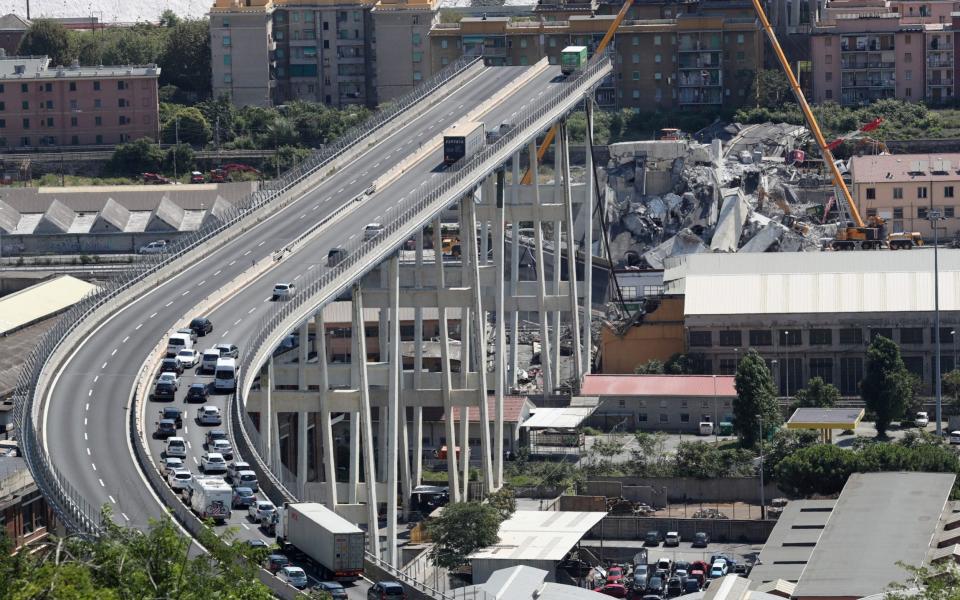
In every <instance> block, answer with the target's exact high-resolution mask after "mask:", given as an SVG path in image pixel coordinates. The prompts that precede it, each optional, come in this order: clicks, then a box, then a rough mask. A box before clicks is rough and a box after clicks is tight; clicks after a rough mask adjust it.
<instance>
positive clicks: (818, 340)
mask: <svg viewBox="0 0 960 600" xmlns="http://www.w3.org/2000/svg"><path fill="white" fill-rule="evenodd" d="M832 344H833V330H832V329H811V330H810V345H811V346H830V345H832Z"/></svg>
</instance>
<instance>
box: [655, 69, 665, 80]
mask: <svg viewBox="0 0 960 600" xmlns="http://www.w3.org/2000/svg"><path fill="white" fill-rule="evenodd" d="M653 79H654V80H655V81H660V80H661V79H663V75H662V74H661V73H660V71H657V72H656V73H654V74H653Z"/></svg>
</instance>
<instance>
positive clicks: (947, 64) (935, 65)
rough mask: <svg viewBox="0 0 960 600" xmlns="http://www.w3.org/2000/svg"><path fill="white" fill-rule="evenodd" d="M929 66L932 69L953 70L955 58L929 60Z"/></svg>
mask: <svg viewBox="0 0 960 600" xmlns="http://www.w3.org/2000/svg"><path fill="white" fill-rule="evenodd" d="M927 66H928V67H930V68H932V69H952V68H953V57H950V58H935V57H929V58H927Z"/></svg>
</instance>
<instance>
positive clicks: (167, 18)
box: [160, 8, 180, 27]
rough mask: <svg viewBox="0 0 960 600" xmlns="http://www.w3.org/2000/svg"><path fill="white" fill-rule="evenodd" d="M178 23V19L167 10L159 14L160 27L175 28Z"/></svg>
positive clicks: (175, 14) (173, 13)
mask: <svg viewBox="0 0 960 600" xmlns="http://www.w3.org/2000/svg"><path fill="white" fill-rule="evenodd" d="M178 23H180V17H179V16H178V15H177V13H175V12H173V11H172V10H170V9H169V8H168V9H167V10H165V11H163V12H162V13H160V26H161V27H176V25H177V24H178Z"/></svg>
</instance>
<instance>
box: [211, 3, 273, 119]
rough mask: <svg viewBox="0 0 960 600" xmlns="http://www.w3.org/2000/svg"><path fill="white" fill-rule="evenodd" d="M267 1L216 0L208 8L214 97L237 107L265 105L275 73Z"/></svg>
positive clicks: (267, 104)
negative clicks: (226, 97)
mask: <svg viewBox="0 0 960 600" xmlns="http://www.w3.org/2000/svg"><path fill="white" fill-rule="evenodd" d="M273 10H274V7H273V3H272V2H271V1H270V0H244V2H240V0H217V2H216V4H215V5H214V6H213V8H211V9H210V67H211V77H212V82H211V83H212V89H213V95H214V97H217V98H218V97H220V96H224V95H226V96H229V97H230V98H231V99H232V100H233V102H234V104H236V105H238V106H245V105H254V106H269V105H270V104H271V103H272V102H273V93H274V89H275V87H276V79H275V78H276V73H275V70H274V67H275V65H274V62H273V55H274V51H275V50H276V48H277V45H276V42H275V41H274V39H273Z"/></svg>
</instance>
